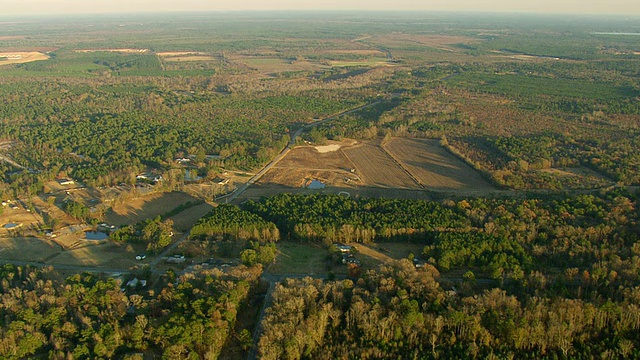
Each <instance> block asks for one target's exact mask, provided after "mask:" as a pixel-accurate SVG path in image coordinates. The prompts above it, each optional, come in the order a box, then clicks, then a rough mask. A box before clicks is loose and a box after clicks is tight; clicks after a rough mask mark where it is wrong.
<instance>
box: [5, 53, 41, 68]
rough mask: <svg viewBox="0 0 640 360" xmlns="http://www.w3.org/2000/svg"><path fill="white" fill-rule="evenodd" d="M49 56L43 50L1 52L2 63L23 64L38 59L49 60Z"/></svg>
mask: <svg viewBox="0 0 640 360" xmlns="http://www.w3.org/2000/svg"><path fill="white" fill-rule="evenodd" d="M48 59H49V56H48V55H46V54H43V53H41V52H35V51H30V52H15V51H14V52H4V53H0V65H8V64H23V63H28V62H32V61H38V60H48Z"/></svg>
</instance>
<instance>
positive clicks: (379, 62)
mask: <svg viewBox="0 0 640 360" xmlns="http://www.w3.org/2000/svg"><path fill="white" fill-rule="evenodd" d="M329 64H331V66H333V67H351V66H393V64H391V63H389V61H388V59H387V58H372V59H368V60H355V61H342V60H341V61H329Z"/></svg>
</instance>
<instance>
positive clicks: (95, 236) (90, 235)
mask: <svg viewBox="0 0 640 360" xmlns="http://www.w3.org/2000/svg"><path fill="white" fill-rule="evenodd" d="M108 237H109V235H107V234H105V233H103V232H100V231H87V232H85V233H84V238H85V239H87V240H92V241H100V240H104V239H106V238H108Z"/></svg>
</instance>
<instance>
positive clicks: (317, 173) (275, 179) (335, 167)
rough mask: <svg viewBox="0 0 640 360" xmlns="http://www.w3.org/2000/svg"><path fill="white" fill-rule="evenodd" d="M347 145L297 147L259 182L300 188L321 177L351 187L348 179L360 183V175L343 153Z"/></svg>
mask: <svg viewBox="0 0 640 360" xmlns="http://www.w3.org/2000/svg"><path fill="white" fill-rule="evenodd" d="M348 144H349V143H346V142H341V143H337V142H336V143H330V144H328V145H326V146H316V147H311V146H304V147H296V148H294V149H292V150H291V151H290V152H289V153H288V154H287V156H285V157H284V158H283V159H282V160H280V162H278V164H277V165H276V166H274V167H273V168H272V169H271V170H270V171H269V172H267V173H266V174H265V175H264V176H263V177H262V178H261V179H260V181H259V184H261V185H267V184H269V185H281V186H287V187H294V188H300V187H302V186H304V184H305V183H307V182H308V181H307V180H309V179H318V180H320V181H322V182H323V183H325V184H327V185H329V186H348V185H347V183H346V182H345V181H348V182H355V183H357V182H358V181H357V179H358V177H357V176H356V175H354V174H352V173H351V172H350V170H351V169H352V168H353V167H354V165H353V163H352V162H351V161H349V159H348V158H347V157H346V156H345V155H344V153H343V152H342V147H343V146H345V145H348ZM345 179H350V180H345Z"/></svg>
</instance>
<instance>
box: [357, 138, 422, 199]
mask: <svg viewBox="0 0 640 360" xmlns="http://www.w3.org/2000/svg"><path fill="white" fill-rule="evenodd" d="M344 154H345V155H346V156H347V158H349V160H351V162H353V164H354V167H355V169H356V174H357V175H358V176H360V178H361V179H362V182H363V183H364V184H366V185H368V186H377V187H386V188H401V189H417V188H420V187H419V185H418V184H416V183H415V181H413V179H411V177H410V176H409V175H408V174H407V173H406V172H405V171H404V170H403V169H402V168H401V167H400V166H398V164H396V163H395V162H394V161H393V159H392V158H391V157H390V156H389V155H388V154H387V153H385V152H384V150H383V149H381V148H380V146H377V145H374V144H372V143H363V144H361V145H358V146H354V147H351V148H347V149H344Z"/></svg>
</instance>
